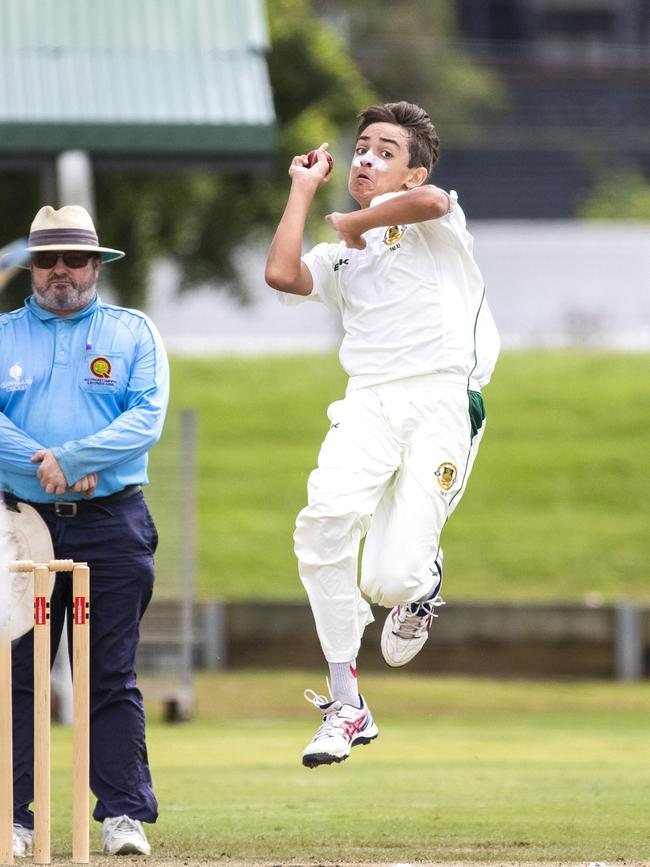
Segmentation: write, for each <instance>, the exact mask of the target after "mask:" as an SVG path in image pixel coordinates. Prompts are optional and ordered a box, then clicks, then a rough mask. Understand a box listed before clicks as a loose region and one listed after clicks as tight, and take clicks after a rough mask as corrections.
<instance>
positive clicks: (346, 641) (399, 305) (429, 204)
mask: <svg viewBox="0 0 650 867" xmlns="http://www.w3.org/2000/svg"><path fill="white" fill-rule="evenodd" d="M359 118H360V122H359V126H358V129H357V138H356V147H355V150H354V156H353V159H352V165H351V167H350V175H349V180H348V189H349V191H350V194H351V195H352V197H353V198H354V199H355V200H356V201H357V202H358V204H359V205H360V210H355V211H353V212H350V213H332V214H329V215H328V216H327V217H326V220H327V221H328V222H329V224H330V225H331V227H332V229H333V231H334V232H335V233H336V235H337V236H338V242H337V243H324V244H318V245H317V246H315V247H314V248H313V249H312V250H311V251H310V252H308V253H307V254H306V255H304V256H303V255H302V244H303V233H304V227H305V220H306V217H307V214H308V211H309V208H310V206H311V204H312V201H313V198H314V195H315V194H316V191H317V190H318V189H319V188H320V187H322V186H323V185H324V184H325V183H327V181H328V180H329V172H330V168H331V166H330V161H329V160H328V156H329V155H328V151H327V148H328V145H327V143H324V144H322V145H321V146H320V148H319V149H318V151H317V158H316V160H315V161H313V158H310V159H307V156H306V155H304V154H302V155H299V156H296V157H294V158H293V160H292V162H291V166H290V168H289V176H290V178H291V189H290V192H289V198H288V202H287V205H286V209H285V211H284V214H283V216H282V219H281V220H280V223H279V226H278V229H277V232H276V234H275V237H274V239H273V243H272V245H271V248H270V251H269V254H268V259H267V265H266V280H267V282H268V284H269V285H270V286H271V287H273V288H274V289H276V290H279V292H280V293H281V295H280V297H281V299H282V300H283V301H285V303H296V302H302V301H305V300H307V299H309V300H315V301H321V302H322V303H324V304H326V305H327V306H328V307H330V308H331V309H333V310H335V311H337V312H338V313H339V314H340V316H341V319H342V324H343V329H344V336H343V341H342V344H341V349H340V359H341V363H342V365H343V367H344V369H345V371H346V372H347V373H348V375H349V383H348V386H347V390H346V394H345V397H344V398H343V399H342V400H339V401H336V402H334V403H333V404H332V405H331V406H330V407H329V409H328V417H329V421H330V428H329V432H328V433H327V436H326V437H325V440H324V442H323V445H322V448H321V451H320V454H319V456H318V467H317V469H315V470H314V471H313V472H312V473H311V475H310V477H309V484H308V503H307V506H306V507H305V508H304V509H303V510H302V511H301V512H300V514H299V515H298V519H297V524H296V532H295V535H294V541H295V551H296V555H297V558H298V567H299V573H300V578H301V580H302V582H303V584H304V586H305V589H306V591H307V594H308V596H309V601H310V604H311V608H312V611H313V615H314V620H315V622H316V629H317V632H318V637H319V639H320V643H321V647H322V649H323V653H324V655H325V659H326V660H327V662H328V664H329V674H330V679H331V686H330V693H331V700H328V699H326V698H325V697H324V696H321V695H318V694H316V693H314V692H313V691H312V690H306V691H305V697H306V698H307V700H308V701H311V702H312V703H313V704H314V705H315V706H316V707H318V708H319V709H320V711H321V712H322V713H323V715H324V716H323V723H322V725H321V726H320V728H319V729H318V731H317V732H316V735H315V737H314V739H313V740H312V741H311V743H310V744H308V746H307V747H306V748H305V750H304V752H303V756H302V762H303V764H304V765H305V766H307V767H316V766H318V765H321V764H331V763H332V762H340V761H342V760H344V759H346V758H347V757H348V755H349V754H350V749H351V747H353V746H356V745H358V744H366V743H369V742H370V741H371V740H373V739H374V738H376V737H377V735H378V729H377V726H376V724H375V722H374V720H373V718H372V715H371V713H370V710H369V708H368V706H367V704H366V702H365V700H364V699H363V697H362V696H361V695H360V694H359V691H358V686H357V663H356V657H357V653H358V650H359V647H360V643H361V636H362V634H363V630H364V628H365V626H366V625H367V624H368V623H370V622H372V620H373V616H372V614H371V609H370V605H369V604H368V602H367V601H366V600H367V599H369V600H370V601H371V602H374V603H376V604H379V605H383V606H385V607H387V608H390V609H391V610H390V612H389V614H388V617H387V619H386V623H385V625H384V629H383V634H382V638H381V649H382V653H383V656H384V658H385V660H386V662H387V663H388V665H391V666H401V665H404V664H405V663H407V662H409V660H411V659H412V658H413V657H414V656H415V654H416V653H418V651H419V650H420V649H421V648H422V646H423V645H424V643H425V641H426V639H427V636H428V634H429V630H430V628H431V624H432V620H433V618H434V617H435V616H436V613H435V609H436V608H437V607H438V606H440V605H442V604H443V601H442V599H441V597H440V590H441V586H442V550H441V548H440V535H441V532H442V528H443V527H444V525H445V523H446V522H447V520H448V519H449V516H450V515H451V513H452V511H453V510H454V509H455V508H456V506H457V505H458V503H459V502H460V499H461V496H462V495H463V492H464V490H465V487H466V485H467V480H468V477H469V474H470V471H471V469H472V465H473V462H474V459H475V457H476V452H477V449H478V446H479V443H480V440H481V437H482V435H483V431H484V428H485V410H484V405H483V398H482V396H481V387H482V386H484V385H486V384H487V383H488V382H489V379H490V376H491V373H492V370H493V368H494V365H495V363H496V359H497V355H498V352H499V338H498V335H497V331H496V327H495V324H494V320H493V319H492V315H491V313H490V310H489V308H488V305H487V301H486V298H485V289H484V286H483V280H482V277H481V274H480V272H479V269H478V267H477V265H476V263H475V261H474V257H473V253H472V246H473V239H472V236H471V235H470V234H469V232H468V231H467V229H466V226H465V216H464V214H463V211H462V210H461V208H460V205H459V204H458V197H457V194H456V193H455V192H454V191H451V192H449V193H447V192H445V191H444V190H442V189H439V188H438V187H435V186H433V185H432V184H429V183H427V181H428V178H429V175H430V173H431V171H432V169H433V167H434V165H435V164H436V162H437V159H438V144H439V142H438V135H437V133H436V130H435V127H434V126H433V124H432V123H431V121H430V119H429V116H428V115H427V114H426V112H425V111H424V110H423V109H422V108H420V107H419V106H417V105H413V104H411V103H408V102H398V103H388V104H386V105H378V106H371V107H370V108H367V109H366V110H365V111H363V112H362V113H361V114H360V115H359ZM310 156H311V155H310ZM364 536H365V546H364V551H363V558H362V564H361V581H360V587H359V586H358V584H357V561H358V555H359V545H360V542H361V540H362V538H363V537H364Z"/></svg>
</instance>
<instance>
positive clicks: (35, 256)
mask: <svg viewBox="0 0 650 867" xmlns="http://www.w3.org/2000/svg"><path fill="white" fill-rule="evenodd" d="M96 255H97V254H96V253H84V252H83V250H66V251H65V253H57V252H56V250H52V251H50V250H46V251H44V252H42V253H32V256H31V262H32V265H33V266H34V267H35V268H43V269H48V268H54V266H55V265H56V263H57V262H58V261H59V259H63V264H64V265H65V266H66V268H85V267H86V265H87V264H88V262H89V261H90V260H91V259H94V258H95V256H96Z"/></svg>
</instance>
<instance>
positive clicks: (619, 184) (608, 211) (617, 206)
mask: <svg viewBox="0 0 650 867" xmlns="http://www.w3.org/2000/svg"><path fill="white" fill-rule="evenodd" d="M577 213H578V217H579V218H581V219H583V220H650V183H648V181H647V180H646V177H645V175H644V174H643V172H642V171H641V169H639V168H627V169H618V170H615V171H613V172H608V173H607V175H604V176H602V177H601V178H600V179H599V180H598V181H597V182H596V184H595V185H594V187H593V189H592V191H591V193H590V194H589V196H588V197H587V198H586V199H585V201H584V202H583V204H582V205H581V206H580V207H579V208H578V211H577Z"/></svg>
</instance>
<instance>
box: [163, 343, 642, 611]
mask: <svg viewBox="0 0 650 867" xmlns="http://www.w3.org/2000/svg"><path fill="white" fill-rule="evenodd" d="M345 381H346V380H345V375H344V374H343V372H342V370H341V368H340V366H339V364H338V360H337V359H336V357H335V356H333V355H328V356H300V357H293V358H277V357H269V358H247V359H235V358H231V359H221V358H219V359H216V358H215V359H201V360H187V359H176V360H174V362H173V388H172V406H173V407H174V408H178V407H189V408H193V409H195V410H196V411H197V413H198V422H199V442H200V447H199V453H198V488H199V511H200V517H199V589H200V594H201V595H202V596H204V597H220V598H225V599H235V598H253V597H257V598H275V599H277V598H287V599H290V598H302V587H301V586H300V584H299V582H298V578H297V574H296V566H295V561H294V557H293V552H292V539H291V537H292V533H293V527H294V519H295V515H296V513H297V512H298V510H299V509H300V508H301V507H302V506H303V504H304V502H305V489H306V483H307V477H308V474H309V472H310V470H311V469H312V468H313V466H314V464H315V461H316V456H317V454H318V449H319V446H320V442H321V440H322V437H323V436H324V434H325V433H326V430H327V427H328V423H327V419H326V416H325V410H326V407H327V405H328V403H330V402H331V401H332V400H335V399H337V398H339V397H341V396H342V394H343V392H344V389H345ZM648 382H650V356H648V355H616V354H594V353H577V352H553V353H550V352H549V353H508V354H504V355H503V356H502V358H501V359H500V361H499V364H498V367H497V370H496V373H495V376H494V381H493V383H492V384H491V385H490V386H489V387H488V389H486V393H485V399H486V404H487V411H488V429H487V432H486V435H485V438H484V441H483V444H482V446H481V452H480V454H479V457H478V460H477V463H476V466H475V469H474V472H473V476H472V478H471V480H470V484H469V488H468V491H467V493H466V495H465V498H464V500H463V502H462V503H461V505H460V507H459V508H458V510H457V511H456V513H455V514H454V516H453V519H452V520H451V521H450V523H449V526H448V527H447V528H446V529H445V533H444V536H443V544H444V548H445V554H446V565H447V575H446V593H445V596H446V597H447V598H448V599H449V600H453V599H501V600H528V601H530V600H556V599H564V600H581V599H583V598H584V597H585V595H586V594H588V593H594V592H595V593H600V594H602V596H603V597H604V599H605V600H606V601H608V600H614V599H620V598H625V597H629V598H634V599H637V600H640V601H645V602H648V601H650V584H648V581H647V566H648V562H650V534H649V533H648V532H647V527H648V518H649V508H648V496H647V492H648V482H649V479H648V471H647V466H648V462H647V455H648V453H649V452H650V426H649V425H648V421H647V405H648ZM161 454H162V453H161ZM152 458H153V459H152V477H153V479H154V482H155V479H156V475H157V474H159V475H162V474H164V472H165V467H164V461H160V463H159V464H157V463H156V453H155V450H154V454H153V456H152ZM161 464H162V466H161ZM151 493H152V496H154V494H155V490H154V486H152V491H151ZM163 508H167V506H166V505H165V504H163Z"/></svg>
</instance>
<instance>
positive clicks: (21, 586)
mask: <svg viewBox="0 0 650 867" xmlns="http://www.w3.org/2000/svg"><path fill="white" fill-rule="evenodd" d="M17 508H18V511H17V512H16V511H14V510H13V509H9V508H7V506H6V504H5V503H4V502H3V501H2V499H0V509H2V510H3V513H4V514H3V515H0V518H4V520H2V521H1V522H0V555H3V556H5V555H6V556H10V557H11V558H12V559H14V560H31V561H32V562H34V563H49V562H50V560H53V559H54V547H53V545H52V536H51V535H50V531H49V530H48V527H47V524H46V523H45V521H44V520H43V519H42V518H41V516H40V515H39V513H38V512H37V511H36V509H35V508H34V507H33V506H29V505H27V503H18V504H17ZM3 530H4V532H3ZM7 533H8V536H6V535H5V534H7ZM8 565H9V564H8V563H0V580H2V581H6V580H7V573H6V572H5V569H6V567H7V566H8ZM9 577H10V588H11V589H10V593H11V596H10V601H9V623H8V627H9V635H10V637H11V640H12V641H13V640H15V639H16V638H20V636H21V635H24V634H25V633H26V632H29V630H30V629H33V627H34V573H33V572H12V573H10V575H9ZM55 577H56V576H55V573H54V572H51V573H50V593H51V592H52V590H53V588H54V579H55ZM3 613H4V612H3Z"/></svg>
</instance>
